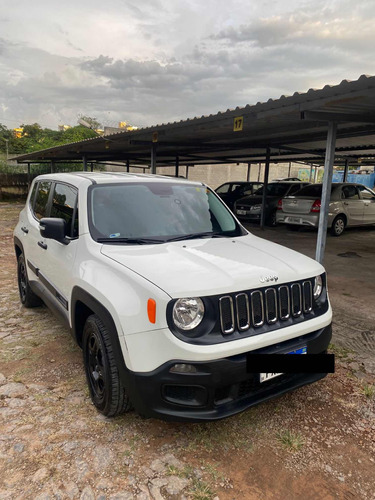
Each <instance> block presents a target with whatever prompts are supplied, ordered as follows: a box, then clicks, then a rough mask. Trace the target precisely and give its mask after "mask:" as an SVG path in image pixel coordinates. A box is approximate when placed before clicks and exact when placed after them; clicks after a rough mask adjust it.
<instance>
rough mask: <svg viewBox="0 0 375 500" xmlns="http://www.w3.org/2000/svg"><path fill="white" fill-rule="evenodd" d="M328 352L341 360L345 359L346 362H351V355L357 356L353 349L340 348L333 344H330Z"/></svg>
mask: <svg viewBox="0 0 375 500" xmlns="http://www.w3.org/2000/svg"><path fill="white" fill-rule="evenodd" d="M328 350H329V351H331V352H332V353H333V354H334V355H335V356H337V357H338V358H339V359H344V360H345V361H350V355H351V354H355V352H354V351H353V350H352V349H348V348H347V347H340V346H338V345H336V344H332V343H331V344H329V346H328Z"/></svg>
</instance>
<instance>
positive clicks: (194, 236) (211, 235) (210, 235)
mask: <svg viewBox="0 0 375 500" xmlns="http://www.w3.org/2000/svg"><path fill="white" fill-rule="evenodd" d="M226 237H227V236H226V235H225V234H223V233H219V232H218V231H217V232H212V231H206V232H204V233H191V234H184V235H183V236H175V237H173V238H168V239H167V240H165V241H167V242H169V241H182V240H194V239H198V238H226Z"/></svg>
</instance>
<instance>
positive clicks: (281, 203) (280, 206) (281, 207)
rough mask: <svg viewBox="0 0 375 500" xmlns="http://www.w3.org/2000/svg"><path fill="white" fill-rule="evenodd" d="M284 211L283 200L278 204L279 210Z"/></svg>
mask: <svg viewBox="0 0 375 500" xmlns="http://www.w3.org/2000/svg"><path fill="white" fill-rule="evenodd" d="M282 209H283V200H282V199H280V200H279V201H278V202H277V210H282Z"/></svg>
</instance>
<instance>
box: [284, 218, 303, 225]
mask: <svg viewBox="0 0 375 500" xmlns="http://www.w3.org/2000/svg"><path fill="white" fill-rule="evenodd" d="M287 222H292V223H293V224H301V218H300V217H287Z"/></svg>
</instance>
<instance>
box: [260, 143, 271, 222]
mask: <svg viewBox="0 0 375 500" xmlns="http://www.w3.org/2000/svg"><path fill="white" fill-rule="evenodd" d="M269 173H270V148H267V149H266V164H265V169H264V184H263V196H262V211H261V215H260V227H261V229H264V225H265V222H266V204H267V186H268V176H269Z"/></svg>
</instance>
